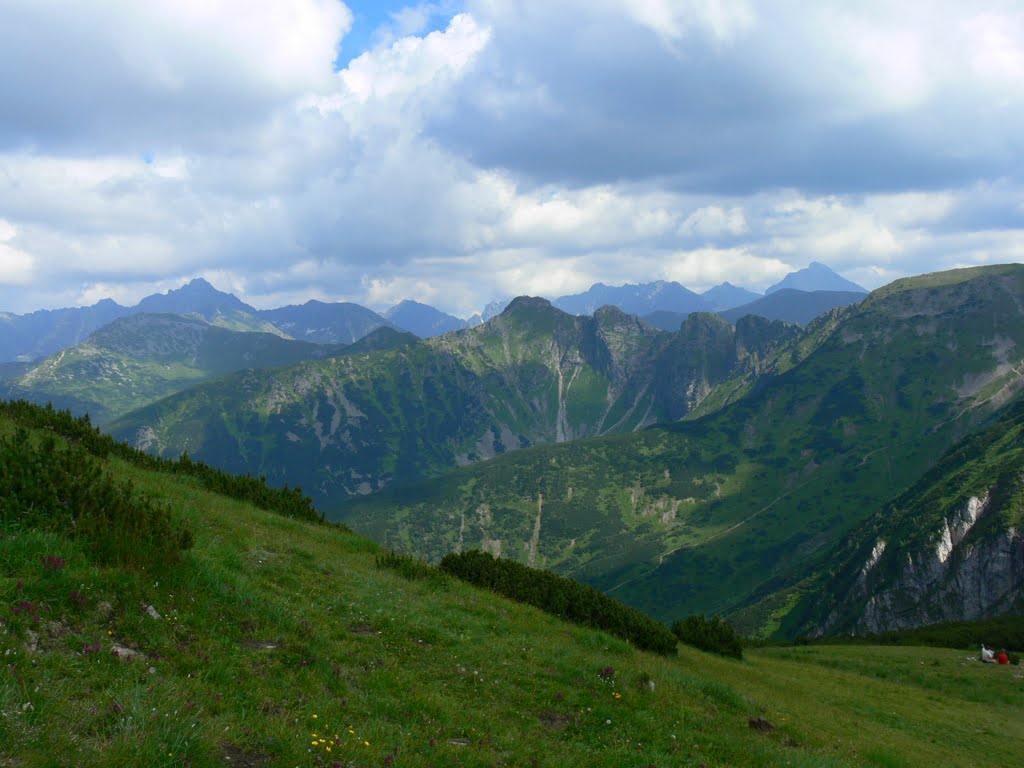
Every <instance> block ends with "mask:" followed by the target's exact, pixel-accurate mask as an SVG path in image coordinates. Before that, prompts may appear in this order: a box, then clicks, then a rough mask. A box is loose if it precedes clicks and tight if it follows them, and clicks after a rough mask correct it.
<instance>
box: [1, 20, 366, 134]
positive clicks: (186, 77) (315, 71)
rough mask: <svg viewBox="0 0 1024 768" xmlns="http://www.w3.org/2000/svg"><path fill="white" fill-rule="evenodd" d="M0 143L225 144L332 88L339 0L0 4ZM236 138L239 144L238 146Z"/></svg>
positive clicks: (340, 23)
mask: <svg viewBox="0 0 1024 768" xmlns="http://www.w3.org/2000/svg"><path fill="white" fill-rule="evenodd" d="M0 17H2V18H3V19H4V23H3V24H2V25H0V68H2V69H3V71H5V72H17V73H18V75H17V77H4V78H2V79H0V105H2V106H0V118H2V119H0V147H7V148H16V147H31V148H33V149H35V150H37V151H44V152H46V151H50V150H59V151H67V150H71V151H75V152H78V153H88V154H91V153H93V152H95V151H100V152H103V153H107V152H110V151H114V150H117V151H123V150H125V149H127V150H129V151H135V152H140V153H141V152H143V151H146V150H147V149H152V148H154V147H157V148H160V149H164V148H167V147H174V146H180V144H181V143H182V142H184V143H186V144H188V145H189V146H190V147H192V148H198V147H202V146H205V147H221V148H224V147H228V146H230V145H231V143H232V142H233V141H235V142H237V141H238V140H239V138H243V137H244V135H245V133H247V131H248V130H249V129H250V128H251V127H252V124H253V122H254V121H255V122H257V123H258V122H260V121H261V120H262V119H263V118H264V117H265V116H266V113H267V111H268V110H270V109H273V108H274V107H275V106H279V105H280V104H282V103H283V102H287V101H289V100H290V99H291V98H292V97H293V95H294V94H295V92H297V91H314V92H315V91H318V90H321V89H323V88H326V87H329V85H330V78H331V69H332V67H331V65H332V63H333V61H334V58H335V56H336V51H337V46H338V43H339V42H340V40H341V38H342V36H343V35H344V34H345V32H346V31H347V30H348V28H349V26H350V25H351V14H350V12H349V11H348V9H347V7H346V6H345V5H344V4H342V3H340V2H337V0H281V2H275V3H263V4H260V6H259V7H258V8H254V7H253V4H252V3H250V2H245V0H216V1H211V0H151V1H147V2H145V3H138V2H134V0H100V1H98V2H90V3H80V4H76V5H75V6H74V7H73V8H69V6H68V4H67V3H66V2H61V0H0ZM243 140H244V138H243Z"/></svg>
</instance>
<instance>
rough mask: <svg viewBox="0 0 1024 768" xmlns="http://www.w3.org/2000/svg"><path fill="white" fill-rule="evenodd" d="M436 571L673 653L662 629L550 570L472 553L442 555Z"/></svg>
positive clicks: (647, 647) (640, 645) (637, 643)
mask: <svg viewBox="0 0 1024 768" xmlns="http://www.w3.org/2000/svg"><path fill="white" fill-rule="evenodd" d="M440 568H441V570H442V571H444V572H445V573H449V574H451V575H452V576H455V577H456V578H459V579H462V580H463V581H468V582H469V583H470V584H475V585H477V586H479V587H486V588H487V589H490V590H493V591H494V592H497V593H498V594H500V595H504V596H505V597H509V598H511V599H513V600H516V601H518V602H520V603H527V604H529V605H532V606H535V607H537V608H540V609H541V610H543V611H546V612H548V613H551V614H553V615H555V616H558V617H560V618H563V619H566V620H567V621H571V622H573V623H575V624H582V625H583V626H586V627H593V628H594V629H600V630H603V631H605V632H608V633H609V634H612V635H616V636H617V637H621V638H622V639H624V640H628V641H629V642H631V643H633V645H635V646H636V647H638V648H643V649H644V650H647V651H654V652H656V653H661V654H664V655H672V654H675V653H676V638H675V636H674V635H673V634H672V633H671V632H669V630H668V627H666V626H665V625H664V624H661V623H660V622H657V621H655V620H654V619H652V618H651V617H650V616H648V615H647V614H646V613H643V612H642V611H638V610H637V609H636V608H630V607H629V606H627V605H625V604H623V603H620V602H619V601H618V600H616V599H615V598H613V597H609V596H608V595H606V594H604V593H603V592H599V591H598V590H596V589H594V588H593V587H590V586H587V585H586V584H581V583H580V582H578V581H574V580H572V579H567V578H565V577H564V576H558V575H556V574H554V573H552V572H551V571H542V570H538V569H536V568H530V567H528V566H525V565H523V564H522V563H517V562H515V561H514V560H505V559H502V558H496V557H493V556H492V555H491V554H490V553H489V552H481V551H480V550H476V549H474V550H470V551H468V552H462V553H458V554H456V553H454V552H453V553H449V554H447V555H445V556H444V559H442V560H441V564H440Z"/></svg>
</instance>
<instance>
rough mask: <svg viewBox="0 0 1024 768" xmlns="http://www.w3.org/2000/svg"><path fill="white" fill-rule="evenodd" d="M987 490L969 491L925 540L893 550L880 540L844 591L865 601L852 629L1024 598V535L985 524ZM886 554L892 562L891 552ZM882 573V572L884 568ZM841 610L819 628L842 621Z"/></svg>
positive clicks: (938, 617) (999, 609)
mask: <svg viewBox="0 0 1024 768" xmlns="http://www.w3.org/2000/svg"><path fill="white" fill-rule="evenodd" d="M991 511H992V502H991V498H990V496H989V495H988V494H985V495H983V496H974V497H971V498H969V499H968V500H967V501H966V502H965V503H964V504H962V505H961V506H960V507H959V508H958V509H956V510H955V511H954V512H953V513H952V514H951V515H949V516H948V517H946V518H945V519H944V520H943V523H942V525H941V526H940V528H939V530H937V531H936V532H935V533H934V534H933V535H932V536H931V537H930V538H928V539H927V541H926V543H924V544H921V545H918V546H915V547H911V548H904V549H900V550H899V551H892V550H891V549H890V548H889V547H888V546H887V542H886V541H884V540H879V541H878V542H877V543H876V544H875V546H874V548H873V549H872V551H871V555H870V556H869V557H868V559H867V560H866V561H865V563H864V565H863V567H862V568H861V571H860V573H859V575H858V578H857V580H856V582H855V584H854V586H853V588H852V589H851V592H850V594H849V595H847V600H846V602H847V604H849V603H855V602H857V601H861V600H863V601H864V604H863V610H862V613H861V614H860V616H859V618H858V619H857V621H856V623H855V624H854V626H853V627H852V629H853V631H855V632H858V633H861V632H884V631H887V630H897V629H908V628H912V627H917V626H921V625H923V624H932V623H935V622H941V621H970V620H975V619H982V618H987V617H990V616H997V615H1000V614H1005V613H1007V612H1010V611H1012V610H1013V608H1014V606H1015V605H1017V604H1019V603H1020V602H1021V601H1022V600H1024V536H1022V535H1021V532H1020V531H1019V530H1018V529H1017V528H1016V527H1009V528H1005V529H1003V530H998V531H991V530H988V531H980V530H979V525H978V524H979V522H980V521H981V520H982V519H983V518H984V517H985V516H986V515H987V514H989V513H991ZM887 555H888V562H886V556H887ZM883 568H884V569H885V570H887V571H888V572H887V573H885V574H882V573H879V571H881V570H882V569H883ZM837 619H838V612H834V613H833V614H832V616H830V617H829V619H828V621H826V622H825V625H824V626H822V627H821V628H820V630H821V631H822V632H824V633H828V632H832V631H835V630H836V629H837Z"/></svg>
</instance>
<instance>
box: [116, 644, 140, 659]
mask: <svg viewBox="0 0 1024 768" xmlns="http://www.w3.org/2000/svg"><path fill="white" fill-rule="evenodd" d="M112 651H113V654H114V655H115V656H117V658H119V659H121V660H122V661H132V660H133V659H137V658H139V657H140V656H142V653H141V652H140V651H136V650H135V649H134V648H128V647H126V646H123V645H118V644H117V643H114V647H113V649H112Z"/></svg>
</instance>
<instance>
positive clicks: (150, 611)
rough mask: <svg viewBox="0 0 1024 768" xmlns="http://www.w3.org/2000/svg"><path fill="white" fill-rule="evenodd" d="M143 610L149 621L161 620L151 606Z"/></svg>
mask: <svg viewBox="0 0 1024 768" xmlns="http://www.w3.org/2000/svg"><path fill="white" fill-rule="evenodd" d="M145 610H146V613H147V614H148V615H149V617H150V618H151V619H156V620H158V621H159V620H160V619H161V618H162V617H161V616H160V614H159V613H157V610H156V608H154V607H153V606H152V605H147V606H146V609H145Z"/></svg>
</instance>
